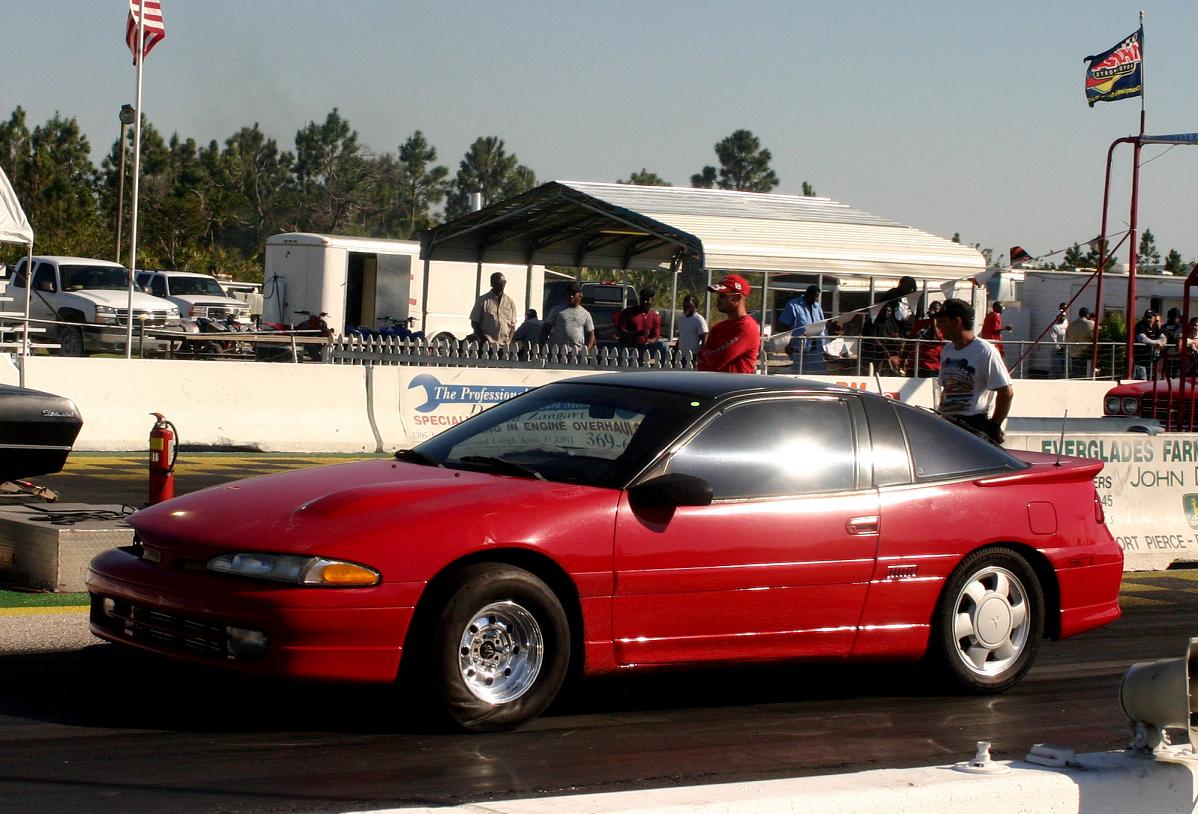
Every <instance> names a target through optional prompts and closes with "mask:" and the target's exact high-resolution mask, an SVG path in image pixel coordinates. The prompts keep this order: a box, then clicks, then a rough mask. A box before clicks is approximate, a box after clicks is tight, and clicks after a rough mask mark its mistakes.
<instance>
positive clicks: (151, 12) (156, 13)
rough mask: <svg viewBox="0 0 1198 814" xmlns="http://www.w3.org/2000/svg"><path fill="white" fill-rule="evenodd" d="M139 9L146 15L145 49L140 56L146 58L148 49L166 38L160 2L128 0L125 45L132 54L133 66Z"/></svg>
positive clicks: (135, 56) (135, 57) (135, 55)
mask: <svg viewBox="0 0 1198 814" xmlns="http://www.w3.org/2000/svg"><path fill="white" fill-rule="evenodd" d="M141 8H144V9H145V14H146V22H145V26H146V34H145V41H144V44H145V48H144V49H143V50H142V53H141V55H142V56H143V57H145V56H147V55H148V54H149V53H150V49H151V48H153V47H154V46H155V45H157V44H158V43H159V41H160V40H162V39H163V38H165V37H166V26H164V25H163V24H162V3H161V0H129V22H128V24H127V25H126V26H125V44H126V45H128V46H129V51H130V53H132V54H133V64H134V65H136V64H137V17H138V11H139V9H141Z"/></svg>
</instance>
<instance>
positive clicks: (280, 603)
mask: <svg viewBox="0 0 1198 814" xmlns="http://www.w3.org/2000/svg"><path fill="white" fill-rule="evenodd" d="M423 587H424V586H423V583H418V582H408V583H383V584H381V585H377V586H374V587H371V588H304V587H299V586H293V585H282V584H271V583H263V582H262V581H261V580H252V579H246V578H243V577H231V576H227V575H221V574H215V573H212V572H208V571H202V570H183V569H179V568H177V567H175V568H172V567H168V566H165V565H161V564H159V563H154V562H149V561H147V560H144V559H142V558H140V557H139V556H137V555H136V554H134V553H131V552H130V551H129V550H128V549H113V550H111V551H106V552H104V553H102V554H100V555H98V556H97V557H96V558H95V559H93V560H92V563H91V565H90V566H89V568H88V571H87V589H88V592H89V593H90V595H91V616H90V626H91V631H92V633H94V634H95V635H96V636H99V637H100V638H102V639H106V640H108V641H111V642H116V643H119V644H124V645H129V646H132V647H137V648H139V649H142V650H147V651H150V652H153V653H158V654H161V655H164V656H169V657H171V658H175V659H180V660H184V661H190V662H195V663H199V664H205V665H210V666H215V667H221V668H226V669H232V670H236V671H240V672H246V673H252V674H255V675H262V676H272V677H281V678H299V679H318V680H332V681H362V682H389V681H393V680H394V679H395V678H396V676H397V674H398V670H399V662H400V657H401V655H402V652H403V641H404V637H405V636H406V635H407V630H408V625H409V623H410V622H411V618H412V611H413V607H414V605H415V602H416V599H417V597H418V596H419V594H420V591H421V589H422V588H423ZM247 633H248V634H251V638H256V637H255V636H253V635H252V634H262V636H264V641H263V643H262V644H263V646H262V647H261V648H257V647H256V646H255V645H253V644H250V645H248V646H247V644H246V640H245V637H246V635H247Z"/></svg>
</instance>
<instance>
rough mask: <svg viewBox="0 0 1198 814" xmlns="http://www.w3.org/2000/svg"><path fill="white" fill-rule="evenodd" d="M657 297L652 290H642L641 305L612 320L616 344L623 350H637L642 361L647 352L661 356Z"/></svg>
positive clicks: (619, 314) (623, 312)
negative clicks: (655, 298)
mask: <svg viewBox="0 0 1198 814" xmlns="http://www.w3.org/2000/svg"><path fill="white" fill-rule="evenodd" d="M656 296H657V292H656V291H654V290H653V289H652V288H642V289H641V291H640V303H639V304H637V305H630V306H628V307H627V308H625V309H624V310H623V311H620V312H619V313H617V314H616V315H615V316H614V317H613V318H612V322H613V323H614V324H615V326H616V343H617V344H618V345H619V346H620V347H621V348H636V349H637V351H639V352H640V356H641V358H642V360H643V359H644V355H645V353H646V352H652V353H653V354H654V355H655V356H659V357H660V355H661V347H660V342H661V314H659V313H657V312H656V311H654V310H653V299H654V297H656Z"/></svg>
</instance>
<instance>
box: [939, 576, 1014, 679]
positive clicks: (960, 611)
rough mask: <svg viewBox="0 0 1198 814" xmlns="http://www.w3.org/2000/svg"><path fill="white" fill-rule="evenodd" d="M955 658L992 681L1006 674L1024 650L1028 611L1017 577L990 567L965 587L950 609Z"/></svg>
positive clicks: (972, 577) (971, 578)
mask: <svg viewBox="0 0 1198 814" xmlns="http://www.w3.org/2000/svg"><path fill="white" fill-rule="evenodd" d="M953 608H954V615H953V620H952V624H953V634H954V638H955V640H956V643H957V656H958V658H960V660H961V663H962V664H964V665H965V667H966V668H967V669H968V670H969V671H971V672H973V673H975V674H977V675H980V676H987V677H990V678H993V677H995V676H1000V675H1002V674H1003V673H1004V672H1006V671H1007V670H1009V669H1010V668H1011V667H1012V666H1013V665H1014V664H1015V662H1016V661H1017V660H1018V659H1019V655H1020V654H1021V653H1022V652H1023V649H1024V647H1026V646H1027V640H1028V634H1029V632H1030V631H1031V626H1032V617H1031V608H1030V607H1029V605H1028V596H1027V590H1026V589H1025V588H1024V587H1023V583H1022V582H1020V580H1019V577H1017V576H1015V575H1014V574H1013V573H1011V572H1010V571H1008V570H1007V569H1005V568H998V567H996V566H991V567H988V568H983V569H981V570H980V571H977V572H976V573H975V574H973V576H971V577H970V578H969V581H968V582H966V583H965V587H963V588H962V589H961V593H959V594H958V595H957V601H956V602H955V603H954V605H953Z"/></svg>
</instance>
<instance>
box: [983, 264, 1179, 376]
mask: <svg viewBox="0 0 1198 814" xmlns="http://www.w3.org/2000/svg"><path fill="white" fill-rule="evenodd" d="M1093 272H1094V269H1079V270H1068V269H1062V270H1048V269H1026V268H1025V269H1001V270H999V271H998V272H997V273H995V274H994V275H993V276H991V277H990V279H989V280H988V281H987V283H986V293H987V299H988V300H989V301H990V302H993V301H995V300H1001V301H1002V303H1003V304H1004V305H1005V306H1007V307H1008V310H1005V311H1004V312H1003V322H1004V323H1005V324H1007V325H1012V326H1014V328H1015V330H1014V331H1012V332H1011V334H1010V336H1009V337H1004V339H1007V338H1009V339H1011V340H1023V341H1029V342H1030V341H1033V340H1035V339H1036V338H1038V337H1039V336H1040V334H1041V333H1042V332H1043V331H1044V329H1045V328H1047V327H1048V326H1049V325H1050V324H1051V323H1052V321H1053V320H1054V319H1056V315H1057V310H1058V309H1059V308H1060V306H1061V303H1068V302H1069V301H1070V300H1072V299H1073V297H1074V295H1076V294H1077V293H1078V292H1079V291H1081V292H1082V293H1081V296H1079V297H1078V298H1077V300H1076V301H1074V303H1073V305H1071V306H1069V314H1068V317H1069V320H1070V321H1073V320H1074V319H1076V318H1077V312H1078V309H1081V308H1086V309H1088V310H1089V311H1090V312H1091V313H1093V312H1094V311H1095V308H1094V297H1095V293H1096V290H1097V280H1096V279H1094V278H1093V277H1092V275H1093ZM1184 285H1185V278H1184V277H1178V276H1173V275H1169V274H1162V273H1160V272H1159V271H1158V270H1155V269H1153V270H1148V271H1144V270H1141V271H1138V272H1137V273H1136V301H1135V305H1134V307H1133V309H1132V313H1131V314H1130V315H1128V314H1127V313H1125V312H1126V311H1127V268H1126V266H1123V265H1122V264H1119V265H1116V266H1115V267H1114V269H1112V270H1110V271H1107V272H1105V273H1104V274H1103V275H1102V304H1101V307H1100V308H1098V309H1097V310H1098V320H1099V321H1100V322H1101V321H1102V319H1103V317H1104V316H1105V315H1106V314H1118V315H1119V316H1120V317H1122V318H1123V320H1124V322H1125V324H1127V326H1128V328H1129V329H1130V328H1131V327H1132V326H1134V325H1135V324H1136V322H1137V321H1139V319H1140V317H1142V316H1143V315H1144V312H1145V311H1146V310H1148V309H1149V308H1151V309H1152V310H1154V311H1159V312H1160V313H1161V315H1162V316H1164V315H1165V314H1166V313H1168V311H1169V309H1170V308H1177V309H1179V310H1182V309H1183V304H1184V303H1183V301H1184V291H1183V286H1184ZM1083 287H1084V288H1085V290H1084V291H1082V288H1083ZM1191 312H1193V313H1198V308H1195V306H1194V305H1192V306H1191ZM981 319H982V317H981V315H980V314H979V316H978V325H979V326H980V325H981ZM1007 361H1008V362H1013V361H1014V358H1013V357H1012V356H1011V353H1010V352H1008V359H1007ZM1027 364H1030V366H1031V368H1032V369H1044V370H1047V369H1048V366H1049V355H1048V346H1047V343H1041V347H1039V348H1037V349H1036V350H1035V351H1033V352H1032V354H1031V355H1030V356H1029V358H1028V360H1027Z"/></svg>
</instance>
